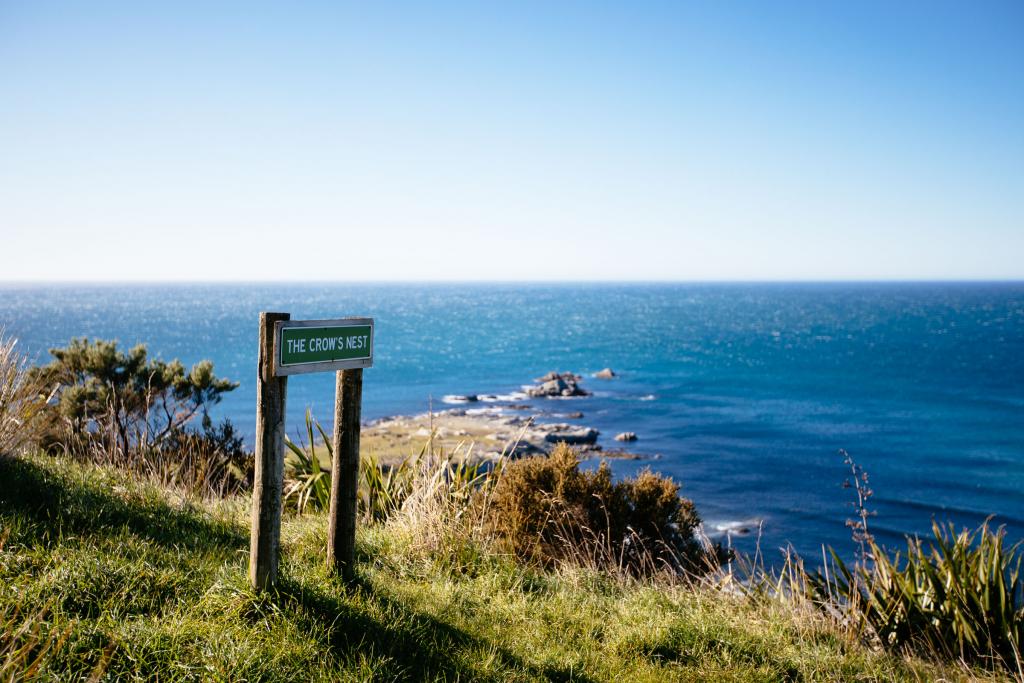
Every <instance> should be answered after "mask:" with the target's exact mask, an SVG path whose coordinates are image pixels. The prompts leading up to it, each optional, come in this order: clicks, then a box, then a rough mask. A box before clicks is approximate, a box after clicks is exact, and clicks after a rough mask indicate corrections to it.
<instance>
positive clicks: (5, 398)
mask: <svg viewBox="0 0 1024 683" xmlns="http://www.w3.org/2000/svg"><path fill="white" fill-rule="evenodd" d="M17 343H18V341H17V340H16V339H15V338H13V337H6V336H4V334H3V330H2V329H0V457H2V456H4V455H11V454H13V453H17V452H18V451H20V450H21V448H22V447H23V446H25V445H26V444H28V443H30V442H31V441H33V440H34V439H35V438H36V431H37V429H38V428H39V426H40V417H41V416H42V413H43V410H44V408H45V406H46V395H45V385H44V384H43V383H42V382H41V381H39V380H38V379H37V378H35V377H34V376H33V375H32V373H31V372H30V369H29V367H28V363H27V361H26V360H25V358H24V357H23V356H22V355H21V354H20V353H18V351H17V350H16V348H15V347H16V346H17Z"/></svg>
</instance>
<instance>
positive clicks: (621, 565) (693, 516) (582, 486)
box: [487, 444, 724, 575]
mask: <svg viewBox="0 0 1024 683" xmlns="http://www.w3.org/2000/svg"><path fill="white" fill-rule="evenodd" d="M579 464H580V461H579V458H578V456H577V454H576V453H575V452H574V451H573V450H572V449H570V448H569V447H568V446H566V445H565V444H559V445H558V446H557V447H556V448H555V450H554V451H553V452H552V453H551V455H550V456H548V457H533V458H524V459H522V460H518V461H514V462H511V463H508V464H507V465H506V466H505V468H504V471H503V472H502V473H501V476H500V477H499V479H498V481H497V483H496V484H495V486H494V490H493V492H492V494H491V497H490V501H489V505H488V510H487V518H488V523H489V526H490V528H491V530H492V531H493V532H494V533H495V534H496V535H497V536H498V537H499V538H500V539H501V541H502V543H503V544H504V545H505V546H507V548H508V550H510V551H511V552H513V553H514V554H515V555H516V556H518V557H520V558H522V559H524V560H527V561H531V562H539V563H541V564H543V565H552V564H556V563H559V562H564V561H569V562H576V563H584V564H588V565H594V566H598V567H600V568H602V569H617V570H622V571H624V572H627V573H629V574H634V575H649V574H653V573H656V572H660V571H665V570H668V571H670V572H672V573H674V574H679V573H686V574H702V573H705V572H707V571H708V570H710V569H712V568H714V567H716V566H717V565H718V563H719V561H720V560H721V559H723V557H722V556H723V555H724V553H723V552H722V551H721V549H720V548H718V547H708V546H705V544H704V543H702V542H701V541H700V540H699V539H698V538H697V535H696V532H697V529H698V527H699V525H700V517H699V515H698V514H697V510H696V509H695V508H694V505H693V503H692V502H691V501H689V500H687V499H685V498H682V497H680V496H679V486H678V484H676V483H675V482H673V481H672V480H671V479H669V478H667V477H664V476H661V475H657V474H654V473H652V472H651V471H649V470H644V471H643V472H641V473H640V474H639V475H637V476H636V477H634V478H631V479H625V480H623V481H618V482H613V481H612V475H611V470H610V469H609V467H608V466H607V464H606V463H602V465H601V466H600V467H599V468H598V469H597V470H596V471H592V472H588V471H584V470H581V469H580V467H579Z"/></svg>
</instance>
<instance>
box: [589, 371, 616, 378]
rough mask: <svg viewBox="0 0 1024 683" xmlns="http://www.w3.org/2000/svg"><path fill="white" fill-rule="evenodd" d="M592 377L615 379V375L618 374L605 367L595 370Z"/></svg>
mask: <svg viewBox="0 0 1024 683" xmlns="http://www.w3.org/2000/svg"><path fill="white" fill-rule="evenodd" d="M594 377H596V378H597V379H615V378H616V377H618V375H616V374H615V371H614V370H612V369H611V368H605V369H604V370H601V371H600V372H595V373H594Z"/></svg>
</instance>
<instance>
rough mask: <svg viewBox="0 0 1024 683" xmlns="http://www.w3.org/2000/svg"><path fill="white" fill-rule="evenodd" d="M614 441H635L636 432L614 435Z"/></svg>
mask: <svg viewBox="0 0 1024 683" xmlns="http://www.w3.org/2000/svg"><path fill="white" fill-rule="evenodd" d="M615 440H616V441H636V432H622V433H621V434H616V435H615Z"/></svg>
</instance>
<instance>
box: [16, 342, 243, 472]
mask: <svg viewBox="0 0 1024 683" xmlns="http://www.w3.org/2000/svg"><path fill="white" fill-rule="evenodd" d="M50 354H51V355H52V356H53V358H54V360H53V361H52V362H51V363H50V364H49V365H46V366H43V367H39V368H35V369H33V371H32V373H31V375H32V376H33V377H34V378H35V379H37V380H38V381H41V382H42V383H44V384H46V385H49V386H54V385H55V386H56V387H57V393H56V398H57V399H58V400H57V403H56V405H55V406H52V409H51V410H50V411H49V413H50V415H49V417H50V420H49V422H50V425H49V438H48V439H47V443H46V444H45V445H47V446H49V447H50V448H51V449H52V448H58V449H63V450H72V451H78V452H82V451H84V450H87V449H89V448H92V447H96V446H102V447H103V448H105V449H106V450H108V451H110V452H113V451H120V452H121V453H124V454H128V453H131V452H136V451H140V450H145V449H147V448H151V447H154V446H158V445H159V444H160V443H161V442H162V441H164V440H165V439H167V438H169V437H170V436H171V435H172V434H174V433H175V431H176V430H179V429H181V428H182V427H184V426H185V425H186V424H187V423H188V422H189V421H190V420H191V419H192V418H193V417H194V416H195V415H197V414H200V413H201V414H203V415H206V414H207V410H208V409H209V407H210V406H212V405H215V404H216V403H218V402H219V401H220V400H221V398H222V396H223V394H224V393H225V392H228V391H232V390H233V389H235V388H236V387H237V386H238V384H237V383H236V382H230V381H228V380H225V379H220V378H218V377H216V376H215V375H214V374H213V364H212V363H211V362H210V361H208V360H204V361H200V362H198V363H196V364H195V365H193V366H192V368H191V370H189V371H187V372H186V370H185V366H184V365H182V364H181V362H180V361H178V360H173V361H171V362H170V363H167V362H164V361H162V360H159V359H151V358H149V356H148V353H147V351H146V346H145V345H144V344H139V345H137V346H135V347H133V348H131V349H129V350H128V351H122V350H120V349H118V346H117V342H115V341H103V340H96V341H92V342H90V341H89V340H88V339H87V338H85V337H83V338H80V339H72V340H71V343H70V344H69V345H68V346H67V347H66V348H63V349H51V350H50Z"/></svg>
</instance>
